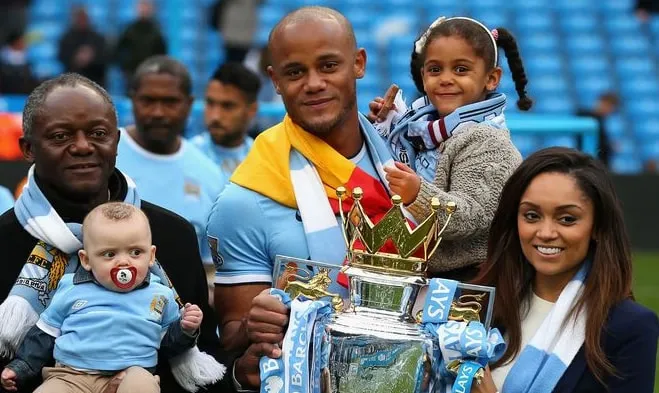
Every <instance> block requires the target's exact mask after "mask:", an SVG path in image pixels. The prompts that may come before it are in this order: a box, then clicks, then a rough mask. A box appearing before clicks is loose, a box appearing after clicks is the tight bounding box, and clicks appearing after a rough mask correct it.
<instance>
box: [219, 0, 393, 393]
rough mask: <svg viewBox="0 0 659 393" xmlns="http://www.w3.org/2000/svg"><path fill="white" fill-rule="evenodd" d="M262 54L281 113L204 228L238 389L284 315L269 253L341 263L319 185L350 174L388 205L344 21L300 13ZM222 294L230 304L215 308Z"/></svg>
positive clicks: (340, 247) (361, 55)
mask: <svg viewBox="0 0 659 393" xmlns="http://www.w3.org/2000/svg"><path fill="white" fill-rule="evenodd" d="M269 48H270V51H271V53H272V64H271V66H270V67H269V69H268V71H269V74H270V77H271V78H272V80H273V83H274V86H275V88H276V90H277V92H278V93H279V94H280V95H281V96H282V99H283V102H284V105H285V107H286V111H287V116H286V117H285V118H284V121H283V122H282V123H280V124H278V125H276V126H275V127H273V128H271V129H269V130H268V131H266V132H264V133H263V134H261V135H260V136H259V137H258V138H257V139H256V141H255V142H254V146H253V147H252V150H251V151H250V153H249V155H248V156H247V158H246V159H245V160H244V162H243V163H242V164H241V166H240V167H238V169H237V170H236V172H235V173H234V174H233V176H232V178H231V183H229V184H228V185H227V187H226V189H225V190H224V192H223V193H222V195H221V196H220V197H219V198H218V200H217V201H216V203H215V205H214V207H213V211H212V212H211V216H210V217H209V223H208V239H209V242H210V244H211V249H212V251H213V258H214V262H215V266H216V269H217V272H216V276H215V299H216V301H215V305H216V310H217V311H218V315H221V318H222V320H221V329H222V331H221V335H220V337H221V340H222V344H223V345H224V346H225V347H226V348H233V349H242V350H244V349H245V348H248V352H247V354H246V355H245V356H243V357H241V358H240V359H239V360H238V361H237V362H236V363H235V368H234V377H235V381H234V382H235V383H236V387H237V388H240V389H246V388H249V387H256V386H258V385H259V382H260V381H259V374H258V367H257V365H258V355H268V356H275V357H277V356H279V353H280V351H279V349H277V348H276V345H277V343H279V342H280V341H281V340H282V338H283V333H284V329H285V326H286V325H287V323H288V316H287V310H286V307H284V305H283V304H282V303H281V302H279V301H278V300H277V299H275V298H274V297H273V296H270V295H268V294H267V289H268V288H270V286H271V282H272V270H273V266H274V261H275V257H276V255H287V256H292V257H297V258H302V259H307V258H310V259H313V260H320V261H324V262H328V263H333V264H335V265H341V263H342V262H343V258H344V257H345V244H344V242H343V238H342V235H341V233H340V229H339V225H338V223H337V217H336V211H335V208H334V206H336V204H332V203H331V200H330V199H331V198H332V195H330V194H329V193H326V191H325V188H324V187H323V185H327V186H329V187H336V186H338V185H339V184H335V183H337V182H341V181H345V183H344V184H346V183H348V184H349V183H350V182H351V181H353V180H354V179H355V177H354V176H353V175H356V174H357V175H359V177H360V178H361V179H364V180H365V182H364V183H362V184H366V183H367V182H368V183H369V184H370V185H371V187H372V188H379V190H380V191H381V192H382V193H380V195H384V196H383V198H384V199H385V200H386V202H387V203H390V202H389V199H388V189H387V185H386V181H385V179H384V175H383V173H384V171H383V165H384V164H386V165H391V164H392V160H391V155H390V153H389V152H388V150H387V149H386V146H384V143H383V141H382V140H381V139H380V138H379V137H378V135H377V133H376V132H375V130H374V129H373V127H372V125H371V124H370V123H369V122H368V121H367V120H366V119H365V117H364V116H362V115H360V114H359V113H358V110H357V103H356V101H357V99H356V91H355V89H356V80H357V79H359V78H361V77H362V76H363V75H364V70H365V66H366V53H365V51H364V50H363V49H359V48H357V46H356V41H355V36H354V32H353V29H352V27H351V25H350V23H349V22H348V21H347V20H346V18H345V17H344V16H343V15H341V14H340V13H338V12H337V11H334V10H331V9H328V8H324V7H305V8H301V9H298V10H296V11H293V12H292V13H291V14H289V15H287V16H286V17H284V19H282V21H280V22H279V23H278V24H277V26H276V27H275V28H274V29H273V30H272V32H271V34H270V39H269ZM387 155H388V157H387ZM327 174H329V175H330V176H326V175H327ZM348 177H349V179H348ZM366 179H368V180H366ZM305 195H306V196H307V197H305ZM364 195H365V197H366V195H367V193H366V192H365V194H364ZM369 195H371V196H372V195H374V194H369ZM334 198H336V196H335V195H334ZM307 202H310V203H307ZM384 205H385V204H381V206H384ZM378 213H381V214H384V211H382V212H378ZM315 218H318V219H315ZM343 290H344V291H345V288H344V289H343ZM227 296H230V297H231V298H232V299H234V301H231V302H226V301H225V302H220V301H219V300H220V299H226V298H227Z"/></svg>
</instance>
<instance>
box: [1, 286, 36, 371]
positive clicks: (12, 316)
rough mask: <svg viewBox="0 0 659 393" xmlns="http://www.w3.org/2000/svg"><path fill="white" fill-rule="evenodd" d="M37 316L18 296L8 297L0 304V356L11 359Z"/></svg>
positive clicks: (28, 304)
mask: <svg viewBox="0 0 659 393" xmlns="http://www.w3.org/2000/svg"><path fill="white" fill-rule="evenodd" d="M38 319H39V314H37V313H36V311H34V309H33V308H32V306H31V305H30V303H29V302H28V301H27V300H25V299H24V298H22V297H20V296H14V295H10V296H8V297H7V299H5V301H4V302H2V304H0V321H2V323H0V356H2V357H7V358H12V357H14V354H15V353H16V350H17V349H18V347H19V346H20V345H21V342H23V339H24V338H25V335H26V334H27V332H28V331H29V330H30V328H32V326H34V324H36V323H37V320H38Z"/></svg>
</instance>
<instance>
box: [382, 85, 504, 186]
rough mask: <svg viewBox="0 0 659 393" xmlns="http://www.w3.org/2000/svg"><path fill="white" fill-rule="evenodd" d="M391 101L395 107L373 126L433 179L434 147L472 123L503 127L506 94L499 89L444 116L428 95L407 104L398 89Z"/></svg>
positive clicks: (405, 158)
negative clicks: (393, 99)
mask: <svg viewBox="0 0 659 393" xmlns="http://www.w3.org/2000/svg"><path fill="white" fill-rule="evenodd" d="M394 104H395V105H396V110H395V111H391V112H389V115H388V116H387V119H386V120H385V121H383V122H381V123H376V124H375V128H376V129H377V130H378V132H379V133H380V135H381V136H382V137H383V138H385V139H386V140H387V143H388V144H389V146H390V148H391V150H392V152H393V155H394V157H395V158H396V159H397V160H398V161H400V162H402V163H404V164H407V165H409V166H410V168H412V169H413V170H414V171H415V172H416V173H417V174H419V176H421V177H422V178H424V179H425V180H426V181H429V182H432V181H434V179H435V170H436V168H437V161H438V159H439V156H438V155H437V154H436V152H435V151H434V150H435V149H436V148H437V147H438V146H439V145H440V144H441V143H442V142H444V141H446V140H447V139H449V138H450V137H451V136H452V135H455V134H458V133H460V132H463V131H465V130H468V127H466V126H468V125H470V124H474V123H487V124H491V125H492V126H494V127H496V128H499V129H505V128H506V120H505V116H504V114H503V110H504V108H505V106H506V96H505V95H504V94H502V93H492V94H490V95H488V96H487V98H486V99H485V100H483V101H479V102H475V103H473V104H469V105H465V106H462V107H460V108H458V109H456V110H455V111H453V112H451V113H450V114H448V115H446V116H444V117H440V116H439V114H438V113H437V109H435V107H434V106H433V105H432V103H431V102H430V100H429V99H428V97H427V96H423V97H421V98H418V99H417V100H415V101H414V102H413V103H412V105H411V106H410V107H409V108H407V105H406V104H405V101H403V99H402V91H399V92H398V94H397V95H396V99H395V101H394Z"/></svg>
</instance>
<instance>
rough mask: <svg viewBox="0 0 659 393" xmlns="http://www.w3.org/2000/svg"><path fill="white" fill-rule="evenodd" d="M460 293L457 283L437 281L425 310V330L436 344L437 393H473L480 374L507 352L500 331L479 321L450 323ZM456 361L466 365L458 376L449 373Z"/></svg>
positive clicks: (435, 280) (429, 289)
mask: <svg viewBox="0 0 659 393" xmlns="http://www.w3.org/2000/svg"><path fill="white" fill-rule="evenodd" d="M457 290H458V282H457V281H454V280H448V279H441V278H434V279H432V280H431V281H430V285H429V287H428V292H427V295H426V299H425V303H424V307H423V314H422V318H421V320H422V328H423V330H424V331H425V332H426V333H427V334H428V335H429V336H430V337H431V338H432V339H433V342H434V345H433V349H434V354H433V357H434V359H433V360H434V363H433V364H434V366H435V368H434V371H435V375H436V376H437V378H436V380H435V390H434V391H436V392H443V393H444V392H445V393H449V392H452V393H469V392H470V390H471V385H472V382H473V379H474V376H475V375H476V373H477V372H478V370H480V369H481V368H483V367H485V366H486V365H487V364H488V363H492V362H495V361H497V360H498V359H499V358H501V356H502V355H503V353H504V352H505V350H506V344H505V342H504V340H503V336H502V335H501V333H500V332H499V330H498V329H496V328H494V329H489V330H488V329H486V328H485V326H484V325H483V324H482V323H480V322H476V321H471V322H469V323H466V322H457V321H449V319H448V316H449V310H450V308H451V303H452V301H453V299H454V297H455V295H456V293H457ZM454 360H459V361H461V362H462V364H461V365H460V368H459V369H458V373H457V375H453V374H451V373H449V372H448V371H447V369H446V366H447V365H448V364H449V363H451V362H452V361H454Z"/></svg>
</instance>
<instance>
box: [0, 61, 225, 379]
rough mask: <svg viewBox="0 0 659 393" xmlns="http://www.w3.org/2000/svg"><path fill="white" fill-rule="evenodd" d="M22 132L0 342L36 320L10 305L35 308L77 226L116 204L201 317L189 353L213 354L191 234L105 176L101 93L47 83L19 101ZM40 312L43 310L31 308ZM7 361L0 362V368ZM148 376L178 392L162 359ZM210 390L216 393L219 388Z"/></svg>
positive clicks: (5, 237) (106, 138) (9, 218)
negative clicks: (23, 162)
mask: <svg viewBox="0 0 659 393" xmlns="http://www.w3.org/2000/svg"><path fill="white" fill-rule="evenodd" d="M23 130H24V135H23V137H22V138H21V139H20V146H21V150H22V151H23V154H24V156H25V158H26V159H27V160H28V161H29V162H31V163H32V164H33V165H32V168H31V169H30V174H29V176H28V184H27V189H26V190H25V191H24V192H23V193H22V194H21V197H20V198H19V199H18V201H17V203H16V207H15V208H13V209H10V210H9V211H7V212H6V213H5V214H3V215H2V216H1V217H0V246H2V247H3V249H4V250H5V254H4V256H3V259H2V263H3V268H4V274H3V275H2V278H0V300H2V301H3V304H2V306H1V307H0V309H2V310H1V311H0V314H2V319H1V321H2V323H1V324H0V325H1V326H0V335H4V334H5V333H7V332H6V330H9V329H10V328H11V327H16V325H18V326H22V327H23V328H24V327H25V325H29V324H31V323H32V324H33V323H34V322H35V321H36V320H34V317H30V313H26V312H21V310H24V309H25V307H23V305H24V300H21V301H18V305H17V302H16V300H17V298H19V296H17V295H16V294H20V293H21V291H25V290H36V291H39V301H43V302H45V301H46V300H47V299H48V293H47V292H46V289H45V288H46V287H48V286H53V287H55V286H56V285H57V279H58V277H57V276H58V275H59V276H60V277H61V273H63V272H64V270H66V269H72V268H73V266H74V265H76V264H77V263H76V264H74V263H70V262H69V261H70V260H69V256H70V255H74V253H75V252H76V251H77V249H76V248H77V247H78V246H79V244H80V237H81V233H80V227H81V223H82V220H83V219H84V217H85V216H86V214H87V213H88V212H89V211H91V209H93V208H94V207H96V206H98V205H99V204H102V203H104V202H107V201H123V202H127V203H130V204H133V205H135V206H140V207H141V209H142V210H143V211H144V213H145V214H146V216H147V217H148V219H149V221H150V223H151V228H152V231H153V243H154V244H155V245H156V247H157V255H156V256H157V258H158V260H159V262H160V264H161V265H162V266H163V267H164V269H165V270H166V271H167V273H168V274H169V277H171V282H172V284H173V286H174V288H175V289H176V290H177V292H178V295H179V296H180V298H181V300H182V302H183V303H185V302H190V303H194V304H198V305H199V306H200V307H202V309H203V311H204V314H205V315H204V321H203V323H202V326H201V328H200V336H199V341H198V346H199V348H200V349H201V350H202V351H205V352H207V353H209V354H213V355H217V352H218V347H219V343H218V338H217V335H216V326H217V324H216V321H215V320H214V318H213V312H212V310H210V309H209V307H208V306H207V305H208V294H207V291H206V290H205V288H206V282H205V281H206V280H205V277H204V270H203V267H202V263H201V258H200V256H199V250H198V247H197V240H196V236H195V231H194V228H193V227H192V226H191V225H190V224H189V223H188V222H187V221H186V220H185V219H183V218H182V217H180V216H178V215H176V214H174V213H172V212H170V211H168V210H165V209H163V208H161V207H159V206H156V205H153V204H151V203H149V202H146V201H141V200H140V198H139V196H138V194H137V191H136V187H135V185H134V183H133V182H132V180H130V179H129V178H127V177H126V176H124V175H123V174H122V173H121V172H120V171H118V170H117V169H116V168H115V158H116V156H117V145H118V143H119V130H118V129H117V115H116V110H115V106H114V104H113V102H112V99H111V98H110V96H109V95H108V94H107V92H106V91H105V90H104V89H103V88H102V87H100V86H98V85H97V84H96V83H94V82H92V81H90V80H89V79H87V78H85V77H82V76H80V75H77V74H64V75H61V76H58V77H56V78H54V79H51V80H48V81H46V82H44V83H42V84H41V85H40V86H39V87H37V88H36V89H35V90H34V91H33V92H32V94H30V96H29V97H28V100H27V103H26V105H25V109H24V113H23ZM44 250H45V251H44ZM71 261H73V259H71ZM56 266H57V268H55V267H56ZM67 271H68V270H67ZM43 272H47V273H43ZM17 277H20V278H19V279H18V280H16V278H17ZM10 291H11V293H10ZM35 299H36V296H35ZM42 306H43V307H45V304H43V305H39V304H36V306H35V307H36V308H37V309H38V308H39V307H42ZM31 313H32V314H33V313H35V311H31ZM30 318H32V319H30ZM10 322H11V323H12V325H11V327H10V326H9V325H8V324H9V323H10ZM15 344H16V343H14V345H15ZM0 345H2V346H3V349H4V350H9V351H11V350H12V349H13V348H8V347H9V345H8V343H7V342H2V343H0ZM7 360H8V359H6V358H4V359H2V363H3V364H2V365H3V366H4V364H5V363H6V361H7ZM220 362H222V363H226V362H225V361H222V360H220ZM226 364H231V360H228V363H226ZM156 373H157V374H158V375H159V376H160V381H161V382H160V384H161V389H162V392H183V391H184V390H183V389H182V388H181V387H180V386H179V385H178V384H177V382H176V381H175V380H174V379H173V376H172V372H171V371H170V367H169V364H168V361H167V359H166V358H165V357H164V356H160V359H159V363H158V368H157V371H156ZM224 380H225V381H226V380H227V378H225V379H224ZM229 380H230V378H229ZM24 382H25V383H24V384H23V385H22V386H19V391H21V392H29V391H31V388H32V387H33V386H34V384H36V383H38V382H39V381H24ZM229 388H231V387H229ZM217 389H218V391H226V390H220V389H223V388H221V387H219V386H218V387H217Z"/></svg>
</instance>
